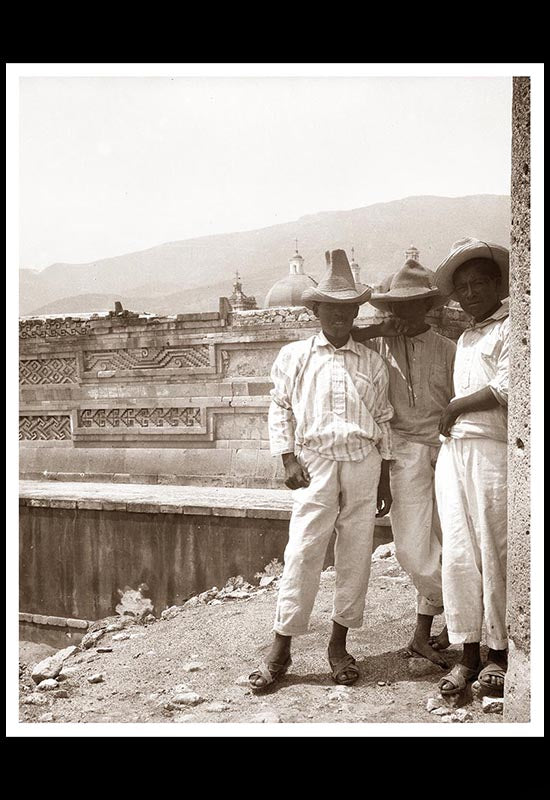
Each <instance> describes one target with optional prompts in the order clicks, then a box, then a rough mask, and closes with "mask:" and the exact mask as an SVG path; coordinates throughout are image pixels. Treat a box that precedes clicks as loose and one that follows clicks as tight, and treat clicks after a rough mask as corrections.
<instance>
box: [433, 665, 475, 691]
mask: <svg viewBox="0 0 550 800" xmlns="http://www.w3.org/2000/svg"><path fill="white" fill-rule="evenodd" d="M480 667H481V664H480V665H478V666H477V667H476V668H475V669H470V667H466V666H465V665H464V664H455V665H454V667H453V668H452V670H451V671H450V672H448V673H447V674H446V675H445V676H444V677H443V678H441V680H440V681H439V683H438V688H439V691H440V692H441V694H442V695H443V697H448V696H449V695H453V694H459V692H462V691H464V689H465V688H466V686H467V685H468V683H471V682H472V681H475V679H476V678H477V676H478V673H479V670H480ZM446 683H450V684H451V686H450V687H449V686H445V684H446Z"/></svg>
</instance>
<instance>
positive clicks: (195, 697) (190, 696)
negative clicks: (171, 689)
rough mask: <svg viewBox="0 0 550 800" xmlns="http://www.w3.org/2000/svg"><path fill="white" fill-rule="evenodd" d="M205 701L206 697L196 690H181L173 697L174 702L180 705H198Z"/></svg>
mask: <svg viewBox="0 0 550 800" xmlns="http://www.w3.org/2000/svg"><path fill="white" fill-rule="evenodd" d="M203 702H204V697H201V696H200V694H197V693H196V692H179V693H178V694H175V695H174V696H173V697H172V703H175V704H176V705H178V706H197V705H198V704H199V703H203Z"/></svg>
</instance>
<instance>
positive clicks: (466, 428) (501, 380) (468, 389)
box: [451, 299, 510, 442]
mask: <svg viewBox="0 0 550 800" xmlns="http://www.w3.org/2000/svg"><path fill="white" fill-rule="evenodd" d="M508 315H509V308H508V299H506V300H503V301H502V304H501V306H500V308H498V309H497V310H496V311H495V312H494V314H491V316H490V317H488V318H487V319H484V320H483V321H482V322H477V323H476V322H473V323H472V325H471V326H470V327H469V328H466V330H465V331H464V333H463V334H462V336H461V337H460V339H459V340H458V342H457V348H456V359H455V369H454V385H455V397H465V396H466V395H469V394H473V393H474V392H477V391H479V390H480V389H484V388H486V387H487V386H488V387H489V388H490V389H491V391H492V392H493V394H494V395H495V397H496V399H497V400H498V402H499V405H498V406H497V407H496V408H490V409H486V410H485V411H468V412H467V413H466V414H461V415H460V416H459V417H457V420H456V422H455V424H454V425H453V427H452V428H451V437H452V438H453V439H472V438H475V439H479V438H482V439H496V440H497V441H501V442H506V441H507V440H508V337H509V332H510V319H509V316H508Z"/></svg>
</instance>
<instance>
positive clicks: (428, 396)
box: [352, 259, 456, 668]
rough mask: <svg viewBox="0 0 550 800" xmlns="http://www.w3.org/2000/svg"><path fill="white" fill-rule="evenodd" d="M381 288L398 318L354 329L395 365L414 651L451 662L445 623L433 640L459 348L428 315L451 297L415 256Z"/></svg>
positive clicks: (402, 550)
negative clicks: (442, 457)
mask: <svg viewBox="0 0 550 800" xmlns="http://www.w3.org/2000/svg"><path fill="white" fill-rule="evenodd" d="M380 288H381V290H380V291H379V292H377V293H375V294H373V295H372V297H371V299H370V301H369V302H370V303H371V305H373V306H374V307H375V308H377V309H379V310H380V311H385V312H387V313H388V314H389V315H390V318H389V319H387V320H384V321H383V322H382V323H381V324H380V325H370V326H368V327H366V328H363V329H357V330H356V329H354V330H353V331H352V335H353V336H354V338H355V339H359V340H360V341H366V340H368V339H373V337H377V338H375V339H373V343H372V346H374V347H375V348H376V352H378V353H380V355H381V356H382V357H383V358H384V360H385V362H386V365H387V367H388V370H389V378H390V384H389V397H390V403H391V404H392V406H393V408H394V415H393V418H392V420H391V428H392V441H393V446H392V450H393V460H392V463H391V466H390V482H391V492H392V497H393V504H392V508H391V512H390V519H391V525H392V533H393V540H394V542H395V554H396V557H397V560H398V561H399V563H400V564H401V566H402V567H403V569H404V570H405V571H406V572H407V573H408V574H409V575H410V577H411V579H412V581H413V583H414V585H415V587H416V591H417V603H416V606H417V621H416V629H415V632H414V634H413V636H412V639H411V641H410V642H409V645H408V647H409V651H410V652H411V654H413V655H419V656H422V657H424V658H428V659H429V660H430V661H433V662H434V663H436V664H439V666H441V667H442V668H446V667H447V666H448V665H447V662H446V661H445V659H444V658H443V657H442V656H441V654H440V653H438V652H437V649H439V648H440V647H442V648H443V647H446V646H447V645H448V640H447V635H446V631H445V629H443V631H442V632H441V634H440V635H439V637H434V638H433V639H430V633H431V628H432V624H433V619H434V616H436V615H438V614H441V613H442V611H443V591H442V585H441V528H440V524H439V516H438V512H437V505H436V502H435V490H434V482H435V464H436V460H437V455H438V453H439V448H440V446H441V442H440V440H439V420H440V418H441V414H442V413H443V411H444V410H445V408H446V407H447V405H448V403H449V400H450V399H451V397H452V394H453V366H454V357H455V350H456V347H455V344H454V342H453V341H451V340H450V339H448V338H447V337H445V336H441V335H440V334H439V333H436V332H435V331H434V330H432V328H431V327H430V325H429V324H428V323H427V322H426V315H427V314H428V313H429V312H431V311H433V310H434V309H436V308H440V307H441V306H442V305H444V304H445V302H446V300H447V296H446V295H444V294H443V293H442V292H441V290H440V289H439V288H438V287H437V286H436V284H435V280H434V273H433V272H432V271H431V270H429V269H427V268H426V267H423V266H422V264H420V263H419V262H418V261H416V260H414V259H409V260H407V261H406V262H405V264H404V265H403V267H401V269H400V270H398V271H397V272H395V273H394V274H393V275H391V276H389V278H387V279H386V280H385V281H384V282H383V283H382V286H381V287H380ZM392 326H393V327H395V326H398V331H397V332H399V331H400V332H401V335H398V336H395V335H394V333H395V332H396V331H395V330H393V328H392ZM399 326H400V327H399ZM432 644H434V645H435V648H436V649H434V647H432Z"/></svg>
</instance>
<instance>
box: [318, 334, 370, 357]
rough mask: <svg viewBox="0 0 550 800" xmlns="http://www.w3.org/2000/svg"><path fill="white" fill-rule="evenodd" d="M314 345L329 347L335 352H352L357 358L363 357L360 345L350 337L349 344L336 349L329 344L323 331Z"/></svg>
mask: <svg viewBox="0 0 550 800" xmlns="http://www.w3.org/2000/svg"><path fill="white" fill-rule="evenodd" d="M314 344H315V347H329V348H332V349H333V350H351V351H352V353H355V355H357V356H360V355H361V351H360V350H359V347H360V345H359V343H358V342H356V341H354V340H353V339H352V337H351V336H350V337H349V339H348V340H347V342H346V343H345V344H344V345H342V347H334V345H333V344H331V343H330V342H329V340H328V339H327V337H326V336H325V334H324V333H323V331H319V333H318V334H317V335H316V337H315V343H314Z"/></svg>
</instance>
